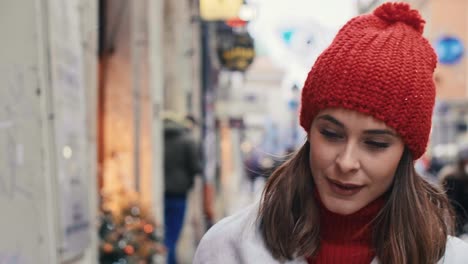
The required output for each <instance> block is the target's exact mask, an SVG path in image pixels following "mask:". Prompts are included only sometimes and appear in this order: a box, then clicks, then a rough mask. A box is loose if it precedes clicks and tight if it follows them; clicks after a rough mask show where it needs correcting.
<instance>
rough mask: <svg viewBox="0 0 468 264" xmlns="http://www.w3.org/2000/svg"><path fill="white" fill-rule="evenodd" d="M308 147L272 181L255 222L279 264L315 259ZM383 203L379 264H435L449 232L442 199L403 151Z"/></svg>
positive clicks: (449, 214)
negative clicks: (298, 259) (257, 223)
mask: <svg viewBox="0 0 468 264" xmlns="http://www.w3.org/2000/svg"><path fill="white" fill-rule="evenodd" d="M309 148H310V145H309V142H306V143H305V144H304V145H303V146H302V148H301V149H300V150H299V151H297V152H296V153H294V154H293V155H292V156H291V158H290V159H289V160H287V161H286V162H285V163H283V164H282V165H281V166H280V167H278V169H276V170H275V171H274V172H273V173H272V175H271V176H270V178H269V180H268V182H267V184H266V187H265V190H264V192H263V195H262V200H261V205H260V211H259V215H258V221H259V223H260V230H261V233H262V235H263V238H264V240H265V244H266V246H267V248H268V249H269V250H270V252H271V253H272V255H273V256H274V257H275V258H276V259H279V260H285V259H292V258H294V257H297V256H305V257H308V256H314V255H315V254H316V253H317V251H318V249H319V246H320V222H319V216H318V208H317V206H316V202H315V199H314V198H313V195H312V193H313V189H314V183H313V179H312V175H311V170H310V167H309ZM385 196H386V203H385V205H384V207H383V208H382V210H381V211H380V213H379V214H378V216H377V217H376V219H374V221H373V222H372V225H373V228H374V230H379V235H378V236H377V235H375V236H374V240H373V241H374V247H375V251H376V256H377V257H378V258H379V261H380V262H381V263H382V264H389V263H400V264H408V263H411V264H413V263H424V264H426V263H435V262H437V261H438V260H439V259H440V258H441V257H442V256H443V255H444V253H445V245H446V240H447V236H448V235H449V234H451V233H452V232H453V214H452V212H451V209H450V208H451V207H450V204H449V202H448V200H447V197H446V196H445V194H444V193H443V192H442V191H440V190H439V189H438V188H437V187H435V186H432V185H431V184H430V183H428V182H427V181H425V180H424V179H423V178H422V177H420V176H419V175H418V174H417V172H416V171H415V170H414V163H413V159H412V156H411V153H410V151H409V150H408V149H405V151H404V153H403V155H402V158H401V160H400V163H399V164H398V168H397V170H396V173H395V179H394V182H393V184H392V187H390V189H389V190H388V191H387V192H386V194H385Z"/></svg>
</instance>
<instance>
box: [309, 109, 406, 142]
mask: <svg viewBox="0 0 468 264" xmlns="http://www.w3.org/2000/svg"><path fill="white" fill-rule="evenodd" d="M318 119H322V120H326V121H329V122H331V123H333V124H335V125H337V126H339V127H341V128H345V125H344V124H343V123H341V122H340V121H338V119H336V118H334V117H333V116H331V115H327V114H325V115H321V116H319V117H318ZM364 133H365V134H372V135H390V136H394V137H398V136H397V134H395V132H393V131H391V130H388V129H368V130H365V131H364Z"/></svg>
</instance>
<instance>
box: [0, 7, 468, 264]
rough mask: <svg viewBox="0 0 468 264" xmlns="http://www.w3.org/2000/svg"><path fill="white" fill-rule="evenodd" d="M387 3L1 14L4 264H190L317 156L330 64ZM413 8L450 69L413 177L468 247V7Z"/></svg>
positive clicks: (442, 70) (442, 68)
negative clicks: (307, 122) (282, 168)
mask: <svg viewBox="0 0 468 264" xmlns="http://www.w3.org/2000/svg"><path fill="white" fill-rule="evenodd" d="M383 2H385V1H383V0H327V1H319V0H289V1H282V0H225V1H218V0H140V1H129V0H69V1H59V0H34V1H18V0H7V1H2V3H0V32H1V33H2V35H3V37H2V43H1V44H0V76H1V77H0V87H1V88H0V100H1V101H2V102H1V104H0V153H1V154H2V155H1V157H0V208H1V209H2V217H0V218H1V219H0V230H1V231H2V233H3V234H4V235H3V236H2V238H0V263H8V264H10V263H116V264H117V263H119V264H120V263H122V264H124V263H138V264H142V263H166V262H167V263H191V259H192V257H193V253H194V250H195V248H196V246H197V244H198V242H199V240H200V239H201V237H202V235H203V234H204V233H205V232H206V230H207V229H208V228H209V227H210V226H212V225H213V224H214V223H216V222H217V221H218V220H220V219H221V218H223V217H225V216H228V215H231V214H232V213H234V212H236V211H238V210H240V209H241V208H243V207H244V206H246V205H248V204H250V203H252V202H254V201H256V200H257V199H258V197H259V196H260V194H261V190H262V187H263V185H264V183H265V180H266V179H267V178H268V175H269V173H270V172H271V171H272V170H273V169H274V168H275V167H276V166H278V165H279V164H281V162H282V161H283V160H284V159H285V158H287V157H288V155H289V154H290V153H292V152H293V151H295V149H296V148H297V147H298V146H300V145H301V144H302V143H303V142H304V140H305V136H306V135H305V133H304V132H303V130H302V129H301V128H300V127H299V124H298V116H297V112H298V108H299V99H300V98H299V96H300V92H301V89H302V85H303V82H304V80H305V78H306V76H307V73H308V71H309V70H310V67H311V66H312V65H313V63H314V61H315V59H316V58H317V56H318V55H319V54H320V53H321V51H323V49H325V48H326V47H327V45H328V44H329V43H330V42H331V40H332V39H333V36H334V35H335V34H336V32H337V30H338V29H339V28H340V26H342V25H343V24H344V23H345V22H346V21H347V20H349V19H350V18H351V17H353V16H356V15H358V14H365V13H367V12H370V11H371V10H372V9H373V8H374V7H376V6H377V5H379V4H381V3H383ZM405 2H409V3H410V4H411V5H412V6H413V7H414V8H416V9H418V10H420V11H421V13H422V15H423V17H424V18H425V19H426V26H425V31H424V34H425V36H426V37H427V38H428V39H429V40H430V42H431V44H432V46H433V47H434V49H435V51H436V53H437V55H438V66H437V69H436V73H435V76H436V79H435V81H436V85H437V101H436V106H435V108H434V114H433V127H432V132H431V137H430V144H429V147H428V149H427V152H426V153H425V155H424V156H423V157H422V158H421V159H419V160H417V161H416V169H417V171H418V172H419V173H420V174H421V175H422V176H423V177H425V178H427V179H428V180H429V181H431V182H433V183H434V184H441V185H443V186H444V187H445V188H446V190H447V192H448V194H449V197H450V198H451V199H452V201H453V205H454V207H455V211H456V212H457V215H458V216H459V217H458V228H457V235H459V236H463V235H464V233H466V232H467V231H468V226H465V224H466V223H467V222H468V217H467V215H466V213H465V209H464V208H468V125H467V124H468V78H467V76H468V61H467V59H466V57H465V44H466V42H467V40H468V24H467V22H466V21H468V1H463V0H444V1H442V0H408V1H405ZM176 259H177V261H176Z"/></svg>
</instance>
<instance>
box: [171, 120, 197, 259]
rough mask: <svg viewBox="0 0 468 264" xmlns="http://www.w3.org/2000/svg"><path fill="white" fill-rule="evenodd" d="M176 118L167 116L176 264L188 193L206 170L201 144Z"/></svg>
mask: <svg viewBox="0 0 468 264" xmlns="http://www.w3.org/2000/svg"><path fill="white" fill-rule="evenodd" d="M191 132H192V131H191V130H190V129H189V127H187V126H185V125H184V123H183V122H182V121H178V120H177V119H176V118H169V117H166V118H165V119H164V183H165V189H164V223H165V245H166V247H167V249H168V264H175V263H177V261H176V246H177V241H178V240H179V236H180V233H181V230H182V226H183V223H184V218H185V212H186V207H187V194H188V192H189V190H190V189H191V188H192V186H193V183H194V180H195V176H196V175H197V174H199V173H201V171H202V165H201V157H200V151H199V147H198V143H197V142H196V141H195V139H194V138H193V135H192V133H191Z"/></svg>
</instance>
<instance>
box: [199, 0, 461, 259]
mask: <svg viewBox="0 0 468 264" xmlns="http://www.w3.org/2000/svg"><path fill="white" fill-rule="evenodd" d="M423 28H424V20H423V19H422V18H421V16H420V14H419V12H418V11H417V10H413V9H411V7H410V6H409V5H408V4H406V3H385V4H382V5H380V6H379V7H378V8H376V9H375V10H374V11H373V12H372V13H371V14H365V15H361V16H357V17H355V18H353V19H351V20H350V21H348V22H347V23H346V24H345V25H344V26H343V27H342V28H341V29H340V31H339V32H338V33H337V35H336V36H335V38H334V40H333V42H332V43H331V44H330V46H329V47H328V48H327V49H326V50H325V51H324V52H323V53H322V54H321V55H320V56H319V57H318V59H317V61H316V62H315V64H314V66H313V67H312V69H311V70H310V72H309V74H308V76H307V79H306V81H305V84H304V86H303V89H302V94H301V109H300V115H299V119H300V124H301V126H302V128H303V129H304V130H305V131H306V133H307V140H306V142H305V143H304V144H303V146H302V147H301V148H300V149H299V150H298V151H297V152H295V153H294V154H293V155H292V157H291V158H290V159H289V160H288V161H286V162H285V163H284V164H282V165H281V166H280V167H279V168H277V169H276V170H275V171H274V172H273V173H272V175H271V176H270V177H269V179H268V181H267V184H266V186H265V189H264V192H263V196H262V200H261V201H260V202H259V203H258V204H254V205H252V206H250V207H248V208H246V209H245V210H243V211H242V212H239V213H237V214H235V215H232V216H229V217H227V218H225V219H224V220H222V221H220V222H218V223H217V224H216V225H215V226H213V227H212V228H211V229H210V230H209V231H208V232H207V233H206V234H205V236H204V237H203V239H202V240H201V242H200V244H199V246H198V249H197V251H196V254H195V257H194V263H195V264H201V263H203V264H213V263H223V264H233V263H268V264H271V263H289V264H293V263H295V264H299V263H301V264H306V263H333V264H338V263H339V264H342V263H346V264H358V263H359V264H361V263H362V264H368V263H372V264H377V263H379V264H395V263H398V264H432V263H444V264H454V263H456V264H462V263H467V261H468V244H466V243H465V242H463V241H462V240H460V239H458V238H456V237H453V236H451V235H452V233H453V218H452V214H451V208H450V203H449V201H448V199H447V197H446V195H445V194H444V193H443V192H442V191H441V190H440V189H438V188H437V187H434V186H433V185H431V184H430V183H428V182H427V181H426V180H424V179H423V178H422V177H421V176H420V175H418V174H417V172H416V171H415V169H414V162H415V160H417V159H418V158H420V157H421V156H422V154H423V153H424V152H425V150H426V147H427V142H428V138H429V133H430V129H431V119H432V111H433V107H434V101H435V85H434V81H433V74H434V70H435V67H436V64H437V57H436V54H435V52H434V50H433V48H432V47H431V45H430V44H429V42H428V41H427V40H426V39H425V38H424V37H423V35H422V32H423Z"/></svg>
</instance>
